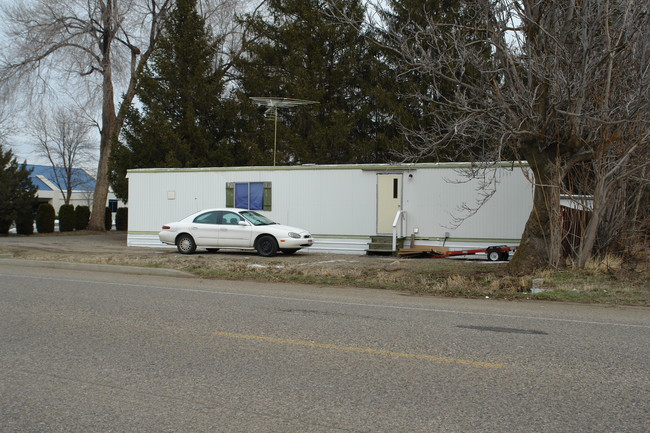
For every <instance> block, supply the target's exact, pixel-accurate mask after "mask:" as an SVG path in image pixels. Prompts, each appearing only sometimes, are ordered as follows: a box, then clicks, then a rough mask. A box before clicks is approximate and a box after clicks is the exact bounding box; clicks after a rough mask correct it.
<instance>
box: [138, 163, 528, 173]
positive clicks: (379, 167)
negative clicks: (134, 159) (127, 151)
mask: <svg viewBox="0 0 650 433" xmlns="http://www.w3.org/2000/svg"><path fill="white" fill-rule="evenodd" d="M517 167H528V163H527V162H526V161H500V162H494V163H490V164H489V167H488V168H517ZM450 168H451V169H458V170H462V169H468V168H475V169H479V168H483V167H481V166H480V165H478V164H474V163H471V162H439V163H414V164H324V165H319V164H303V165H282V166H244V167H189V168H134V169H129V170H128V171H127V176H128V174H129V173H183V172H192V173H196V172H236V171H301V170H362V171H376V172H382V171H406V172H408V171H415V170H418V169H450Z"/></svg>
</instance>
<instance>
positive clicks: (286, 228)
mask: <svg viewBox="0 0 650 433" xmlns="http://www.w3.org/2000/svg"><path fill="white" fill-rule="evenodd" d="M254 227H255V228H257V229H260V230H264V229H265V228H267V227H268V228H269V229H271V230H274V231H276V230H277V231H278V232H286V233H289V232H294V233H298V234H300V235H307V234H309V232H308V231H307V230H305V229H299V228H298V227H291V226H285V225H283V224H271V225H268V226H254Z"/></svg>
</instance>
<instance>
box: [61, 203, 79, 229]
mask: <svg viewBox="0 0 650 433" xmlns="http://www.w3.org/2000/svg"><path fill="white" fill-rule="evenodd" d="M74 223H75V221H74V206H73V205H71V204H64V205H61V207H60V208H59V231H60V232H71V231H73V230H74Z"/></svg>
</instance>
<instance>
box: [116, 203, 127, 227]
mask: <svg viewBox="0 0 650 433" xmlns="http://www.w3.org/2000/svg"><path fill="white" fill-rule="evenodd" d="M128 224H129V208H128V207H121V208H118V209H117V214H116V215H115V230H121V231H125V230H127V229H128Z"/></svg>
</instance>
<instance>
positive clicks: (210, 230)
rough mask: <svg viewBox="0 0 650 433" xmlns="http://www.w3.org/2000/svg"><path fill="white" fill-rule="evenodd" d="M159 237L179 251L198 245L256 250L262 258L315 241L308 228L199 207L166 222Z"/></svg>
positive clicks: (250, 214) (241, 212)
mask: <svg viewBox="0 0 650 433" xmlns="http://www.w3.org/2000/svg"><path fill="white" fill-rule="evenodd" d="M158 237H159V238H160V241H161V242H162V243H164V244H168V245H176V248H178V252H180V253H181V254H192V253H193V252H194V251H196V249H197V248H205V249H207V250H208V251H216V250H218V249H219V248H236V249H255V250H257V252H258V253H259V254H260V255H262V256H264V257H272V256H274V255H276V254H277V252H278V250H279V251H282V252H283V253H285V254H293V253H295V252H296V251H298V250H299V249H301V248H306V247H310V246H312V244H313V243H314V240H313V239H312V237H311V234H310V233H309V232H308V231H307V230H303V229H299V228H296V227H289V226H284V225H280V224H278V223H275V222H273V221H271V220H270V219H268V218H267V217H265V216H264V215H261V214H259V213H257V212H254V211H251V210H243V209H206V210H202V211H199V212H196V213H194V214H192V215H190V216H188V217H185V218H183V219H182V220H180V221H178V222H173V223H168V224H165V225H164V226H162V231H161V232H160V233H158Z"/></svg>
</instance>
